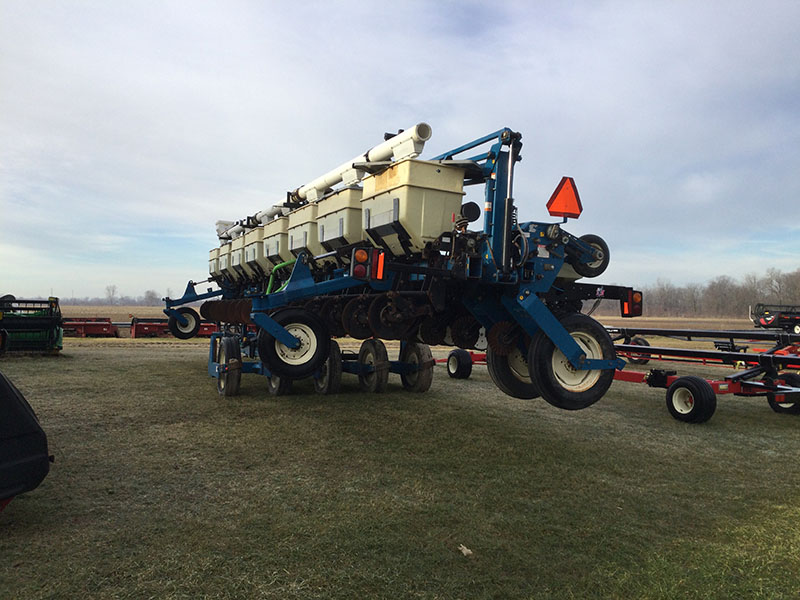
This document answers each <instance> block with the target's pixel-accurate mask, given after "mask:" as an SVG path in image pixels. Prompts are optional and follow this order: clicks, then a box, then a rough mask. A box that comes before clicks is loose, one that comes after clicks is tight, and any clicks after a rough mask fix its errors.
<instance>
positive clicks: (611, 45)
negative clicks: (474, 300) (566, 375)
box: [0, 1, 800, 295]
mask: <svg viewBox="0 0 800 600" xmlns="http://www.w3.org/2000/svg"><path fill="white" fill-rule="evenodd" d="M798 17H800V8H799V7H798V6H797V5H796V3H789V2H766V3H760V4H758V5H757V6H756V5H753V4H752V3H746V2H730V3H725V4H724V6H721V5H719V4H716V3H711V4H707V5H706V4H702V3H701V4H697V3H695V4H694V5H691V4H684V3H679V4H675V3H638V4H637V3H630V2H606V3H601V4H596V3H578V4H575V5H570V4H565V3H559V2H545V3H527V2H511V3H501V4H500V5H497V6H495V5H487V4H486V3H481V2H447V3H439V4H433V3H428V2H402V3H393V4H381V5H379V6H377V5H376V6H372V5H370V6H369V7H366V6H365V5H364V4H363V3H357V2H341V3H336V4H335V5H331V4H330V3H325V2H308V3H305V2H304V3H295V4H292V5H286V4H281V5H277V4H272V3H260V2H245V1H242V2H231V3H226V4H225V5H219V4H215V3H206V2H176V1H171V2H143V3H136V4H131V5H126V4H120V3H106V2H84V3H71V4H69V5H66V4H63V3H58V2H37V3H34V4H31V3H29V2H14V1H6V2H4V3H2V5H0V54H2V56H3V61H2V62H0V89H1V90H2V93H0V211H2V212H1V213H0V236H2V239H3V241H4V244H6V247H4V248H3V249H0V251H3V252H6V251H7V247H8V246H11V247H13V248H15V249H19V248H22V249H24V252H23V254H24V255H25V256H34V255H36V256H38V255H40V253H41V251H42V247H43V246H47V245H48V244H51V245H53V246H54V247H55V248H56V249H57V251H56V252H47V253H46V256H47V261H48V264H49V263H50V262H52V265H51V266H50V267H48V268H47V269H44V267H43V266H42V264H43V263H36V265H38V266H37V268H36V269H27V270H20V271H18V272H15V274H14V275H12V274H11V272H10V271H8V270H5V269H4V271H3V280H4V282H8V284H7V285H8V286H9V287H10V288H13V289H10V290H9V291H11V292H12V293H17V292H15V291H14V290H20V293H26V294H37V293H42V292H40V291H38V290H39V289H40V288H41V287H45V288H47V287H49V285H48V283H47V282H48V278H50V279H52V278H53V277H55V276H57V274H58V273H59V272H62V273H76V274H77V273H81V274H82V275H81V277H80V278H79V279H76V281H78V283H77V284H76V285H80V286H85V287H86V289H85V293H86V294H97V295H102V293H103V289H104V287H105V285H108V284H109V283H112V282H113V283H116V284H117V285H118V286H119V287H120V288H123V289H124V288H126V283H125V282H126V281H130V287H136V286H139V287H141V288H142V290H144V289H147V288H149V287H156V286H155V284H153V285H147V281H149V280H150V279H148V278H150V277H154V275H153V274H154V273H155V271H154V270H153V269H152V267H153V264H151V263H148V264H143V262H142V261H144V260H148V261H151V260H156V259H155V257H156V256H157V257H158V265H159V269H160V270H163V277H164V279H171V280H172V283H170V284H168V285H171V287H173V288H179V287H182V282H183V281H185V280H186V279H188V278H190V277H192V278H198V277H199V275H201V274H202V271H201V273H198V272H197V270H198V269H200V270H204V269H205V264H206V262H205V260H206V255H205V252H206V250H207V248H208V247H210V246H211V245H212V244H213V243H214V235H213V224H214V222H215V221H216V220H217V219H219V218H240V217H243V216H244V215H246V214H252V213H253V212H255V211H256V210H258V209H260V208H263V207H265V206H268V205H271V204H273V203H275V202H279V201H281V200H282V199H283V196H284V194H285V192H286V191H287V190H289V189H292V188H294V187H297V186H298V185H301V184H302V183H304V182H306V181H308V180H310V179H312V178H314V177H315V176H317V175H319V174H320V173H322V172H324V171H326V170H328V169H329V168H331V167H333V166H335V165H338V164H340V163H341V162H342V161H343V160H346V159H348V158H350V157H351V156H354V155H355V154H357V153H359V152H361V151H363V150H365V149H367V148H369V147H370V146H372V145H374V144H375V143H377V142H379V141H380V139H381V134H382V133H383V131H388V130H391V129H396V128H397V127H405V126H408V125H411V124H413V123H415V122H418V121H420V120H426V121H428V122H429V123H430V124H431V125H432V126H433V129H434V137H433V139H432V140H431V142H429V145H428V147H429V148H430V151H429V153H428V155H432V154H434V153H438V152H441V151H443V150H446V149H448V148H451V147H453V146H456V145H459V144H461V143H463V142H465V141H468V140H469V139H471V138H474V137H477V136H480V135H483V134H484V133H487V132H489V131H492V130H495V129H498V128H500V127H502V126H506V125H507V126H510V127H513V128H515V129H518V130H520V131H522V132H523V134H524V143H525V147H524V149H523V155H524V161H523V162H522V163H521V165H520V168H519V170H518V179H517V183H516V185H515V192H516V196H517V199H518V203H519V205H520V213H521V217H522V218H523V220H530V219H542V220H545V219H547V215H546V212H545V211H544V203H545V202H546V200H547V198H548V197H549V195H550V193H551V191H552V189H553V187H554V186H555V184H556V183H557V182H558V180H559V179H560V177H561V176H562V175H572V176H574V177H575V178H576V181H577V184H578V187H579V189H580V191H581V195H582V198H583V200H584V207H585V212H584V215H583V216H582V218H581V219H580V220H579V221H578V222H576V223H573V224H571V225H570V226H571V227H573V230H574V232H575V233H584V232H586V231H591V232H595V233H599V234H600V235H602V236H603V237H605V238H606V239H608V240H609V242H610V243H611V248H612V254H613V255H614V259H613V261H612V269H613V268H615V264H616V263H617V262H619V261H623V262H622V264H620V265H619V267H618V268H619V269H620V273H623V274H624V273H626V272H629V273H631V276H634V275H635V276H636V277H638V276H639V275H641V276H642V277H646V276H647V275H648V274H650V275H651V277H650V280H654V279H655V278H656V276H664V274H666V273H673V275H671V276H672V277H674V278H675V279H676V280H678V279H680V277H679V275H680V273H681V272H683V271H685V270H687V269H691V270H694V271H696V272H697V273H698V277H697V279H702V278H701V277H699V273H701V272H707V271H708V270H709V269H707V268H706V267H707V266H708V265H712V266H713V268H715V269H719V271H721V272H727V273H732V272H736V270H737V268H738V265H741V264H743V263H748V264H750V263H749V262H748V261H752V260H753V258H752V257H753V255H754V253H753V248H752V247H749V248H744V247H743V245H741V244H739V245H737V244H736V243H730V242H731V241H735V240H739V239H741V238H742V236H743V235H744V236H745V237H747V238H748V239H751V238H752V239H755V240H770V239H773V237H774V227H775V223H776V221H779V222H780V223H782V224H784V225H786V226H788V227H797V226H796V225H794V223H797V222H798V221H800V219H798V218H797V216H798V212H800V211H798V210H797V200H796V199H797V198H798V196H800V185H799V184H798V182H797V178H796V173H797V172H798V170H799V169H798V167H800V160H799V153H800V151H799V150H798V148H800V114H798V112H797V110H796V98H797V96H798V88H800V66H798V63H797V61H796V56H797V55H798V50H800V42H798V39H797V36H796V35H795V31H794V23H796V22H797V21H798ZM795 231H796V229H795ZM43 232H46V233H43ZM726 243H730V245H729V247H728V249H727V250H725V251H724V252H719V253H718V254H717V255H715V258H714V260H713V261H711V260H706V258H705V257H706V256H707V248H708V247H709V245H715V244H717V245H724V244H726ZM615 244H616V245H615ZM648 244H654V245H658V246H659V247H660V248H662V250H661V252H663V253H665V254H663V255H660V256H662V257H663V260H662V259H661V258H660V257H659V256H654V255H651V254H641V253H639V252H638V251H633V252H630V251H629V250H628V249H629V248H632V247H633V248H641V247H646V246H647V245H648ZM159 247H160V248H161V250H160V251H159V250H158V248H159ZM98 248H103V250H101V251H99V252H98V251H97V249H98ZM617 248H619V251H615V250H616V249H617ZM184 252H191V253H192V256H182V255H180V253H184ZM98 255H100V256H98ZM103 255H104V256H105V257H106V263H105V264H104V265H102V266H101V264H98V263H97V262H93V263H92V264H91V266H89V267H83V266H82V264H84V263H85V264H89V263H88V262H86V261H89V260H93V261H100V263H102V257H103ZM92 256H94V257H95V258H94V259H90V257H92ZM130 256H137V257H140V258H139V263H138V264H139V267H138V268H139V269H140V270H141V271H137V270H136V266H135V265H131V267H130V268H127V267H126V268H125V269H124V270H119V269H117V267H116V265H117V264H119V262H120V261H124V260H129V258H128V257H130ZM625 261H632V262H630V263H629V262H625ZM643 261H654V262H653V265H658V268H655V266H654V267H653V268H648V267H646V266H645V267H644V268H642V267H641V266H640V263H642V262H643ZM763 261H782V262H770V263H769V264H764V267H765V268H766V267H768V266H778V267H780V266H781V265H784V268H791V266H786V265H790V263H791V259H788V262H787V259H786V258H785V257H779V256H777V255H772V254H765V255H764V256H763ZM675 264H681V265H685V266H683V267H681V268H677V269H676V268H674V267H671V266H670V265H675ZM701 264H702V267H703V268H702V269H701V268H700V265H701ZM794 264H797V263H794ZM188 265H192V267H191V268H188ZM41 269H44V270H41ZM659 269H661V270H663V271H664V273H657V271H659ZM681 269H683V271H681ZM754 270H759V269H754ZM98 271H102V276H100V277H99V279H102V281H99V280H98V281H97V282H94V280H92V279H91V278H90V277H86V276H85V274H86V272H93V273H94V272H98ZM159 272H161V271H159ZM112 276H113V277H115V279H114V280H113V281H111V279H112ZM123 278H124V279H123ZM620 282H622V281H620ZM45 293H46V289H45ZM131 293H136V290H132V291H131Z"/></svg>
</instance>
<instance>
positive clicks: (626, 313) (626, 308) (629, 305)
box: [619, 290, 644, 317]
mask: <svg viewBox="0 0 800 600" xmlns="http://www.w3.org/2000/svg"><path fill="white" fill-rule="evenodd" d="M643 299H644V298H643V296H642V292H640V291H638V290H628V297H627V298H623V299H622V300H620V307H619V308H620V313H621V314H622V316H623V317H641V316H642V300H643Z"/></svg>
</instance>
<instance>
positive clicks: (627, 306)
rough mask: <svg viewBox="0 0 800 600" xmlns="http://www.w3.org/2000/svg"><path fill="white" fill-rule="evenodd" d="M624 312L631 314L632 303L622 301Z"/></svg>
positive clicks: (624, 313)
mask: <svg viewBox="0 0 800 600" xmlns="http://www.w3.org/2000/svg"><path fill="white" fill-rule="evenodd" d="M622 314H623V315H629V314H631V305H630V304H628V303H627V302H623V303H622Z"/></svg>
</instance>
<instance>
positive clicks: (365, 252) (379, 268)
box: [350, 248, 386, 279]
mask: <svg viewBox="0 0 800 600" xmlns="http://www.w3.org/2000/svg"><path fill="white" fill-rule="evenodd" d="M385 260H386V253H385V252H384V251H383V250H380V249H379V248H356V249H354V250H353V254H352V256H351V260H350V276H351V277H354V278H356V279H383V275H384V263H385Z"/></svg>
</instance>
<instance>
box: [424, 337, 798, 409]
mask: <svg viewBox="0 0 800 600" xmlns="http://www.w3.org/2000/svg"><path fill="white" fill-rule="evenodd" d="M607 330H608V332H609V334H610V335H611V337H612V339H613V340H614V341H615V342H619V341H622V342H624V343H616V344H615V349H616V351H617V354H618V355H619V356H621V357H623V358H625V359H626V361H627V362H628V363H629V364H631V365H645V364H647V363H649V362H650V361H660V362H673V363H694V364H701V365H707V366H716V367H725V366H727V367H730V368H732V369H735V370H736V372H734V373H732V374H730V375H727V376H725V377H721V378H713V377H711V378H704V377H698V376H695V375H683V376H681V375H678V373H677V371H675V370H668V369H650V370H649V371H636V370H630V369H628V370H624V371H623V370H618V371H616V372H615V374H614V379H615V380H616V381H626V382H629V383H643V384H647V385H648V386H650V387H656V388H663V389H665V390H667V393H666V401H667V408H668V410H669V412H670V414H671V415H672V416H673V417H674V418H675V419H677V420H679V421H684V422H687V423H703V422H705V421H707V420H708V419H710V418H711V416H712V415H713V414H714V411H715V410H716V406H717V400H716V398H717V396H719V395H725V394H733V395H735V396H745V397H757V396H764V397H766V398H767V402H768V404H769V406H770V407H771V408H772V410H774V411H775V412H777V413H782V414H800V374H797V373H792V372H787V371H793V370H800V335H793V334H786V333H779V332H758V331H711V330H687V329H652V328H615V327H609V328H607ZM645 336H659V337H670V338H676V339H681V340H687V341H698V340H703V341H710V342H712V343H713V345H714V348H715V349H714V350H705V349H700V348H666V347H654V346H650V345H649V342H647V339H646V337H645ZM737 342H740V343H737ZM742 342H746V343H749V344H752V343H753V342H755V343H758V342H762V343H763V342H771V343H772V345H771V347H770V348H753V349H752V351H748V350H750V346H749V345H745V343H742ZM486 358H487V356H486V354H485V353H480V352H467V351H465V350H460V349H456V350H453V351H452V352H450V354H449V355H448V357H447V358H446V359H439V360H438V361H437V362H446V363H447V372H448V374H449V375H450V377H453V378H456V379H466V378H468V377H469V376H470V374H471V373H472V365H473V364H479V365H480V364H484V365H487V367H488V368H489V369H490V370H491V369H492V368H496V367H494V366H493V365H492V364H491V363H488V362H487V360H486Z"/></svg>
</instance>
